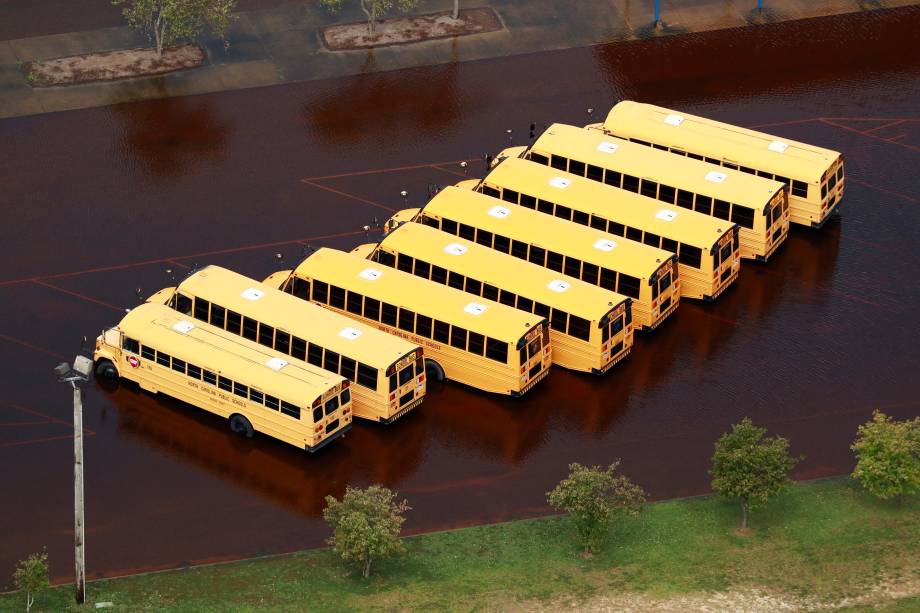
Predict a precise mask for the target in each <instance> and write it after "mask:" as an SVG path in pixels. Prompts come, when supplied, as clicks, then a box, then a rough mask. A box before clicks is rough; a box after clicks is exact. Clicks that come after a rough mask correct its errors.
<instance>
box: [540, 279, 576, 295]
mask: <svg viewBox="0 0 920 613" xmlns="http://www.w3.org/2000/svg"><path fill="white" fill-rule="evenodd" d="M546 287H548V288H550V289H551V290H553V291H554V292H559V293H560V294H561V293H562V292H564V291H566V290H567V289H569V288H570V287H572V285H571V284H570V283H566V282H565V281H561V280H560V279H556V280H554V281H550V282H549V284H548V285H547V286H546Z"/></svg>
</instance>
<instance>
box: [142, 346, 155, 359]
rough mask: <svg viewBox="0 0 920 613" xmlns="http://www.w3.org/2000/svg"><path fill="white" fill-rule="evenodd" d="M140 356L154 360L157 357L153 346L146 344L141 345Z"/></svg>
mask: <svg viewBox="0 0 920 613" xmlns="http://www.w3.org/2000/svg"><path fill="white" fill-rule="evenodd" d="M141 357H142V358H144V359H145V360H155V359H156V357H157V352H156V350H154V348H153V347H148V346H147V345H142V346H141Z"/></svg>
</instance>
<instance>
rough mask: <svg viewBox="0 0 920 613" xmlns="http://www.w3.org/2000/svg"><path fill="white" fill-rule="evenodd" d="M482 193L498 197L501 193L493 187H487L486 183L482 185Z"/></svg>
mask: <svg viewBox="0 0 920 613" xmlns="http://www.w3.org/2000/svg"><path fill="white" fill-rule="evenodd" d="M482 193H483V194H485V195H486V196H492V197H493V198H498V197H500V196H501V194H499V193H498V190H497V189H495V188H494V187H489V186H488V185H483V186H482Z"/></svg>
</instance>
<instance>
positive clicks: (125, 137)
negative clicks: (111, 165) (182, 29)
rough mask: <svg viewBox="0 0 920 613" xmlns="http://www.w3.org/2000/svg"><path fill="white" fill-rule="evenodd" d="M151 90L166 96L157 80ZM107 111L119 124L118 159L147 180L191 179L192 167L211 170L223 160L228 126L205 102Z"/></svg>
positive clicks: (181, 100) (170, 101)
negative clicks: (209, 166)
mask: <svg viewBox="0 0 920 613" xmlns="http://www.w3.org/2000/svg"><path fill="white" fill-rule="evenodd" d="M154 87H155V88H157V89H158V90H159V91H160V92H161V93H162V95H164V96H165V95H166V88H165V85H164V81H163V79H158V80H155V81H154ZM111 109H112V114H113V115H114V116H115V117H116V118H118V119H119V120H120V131H119V132H118V134H117V138H116V145H115V147H116V151H117V152H118V156H119V158H121V159H124V160H133V161H134V162H135V164H136V165H137V166H140V168H142V169H143V170H144V171H145V172H146V173H147V174H148V175H150V176H151V177H153V178H168V177H176V176H183V175H189V174H193V173H194V172H195V170H196V167H197V166H201V165H204V164H206V163H207V164H217V163H219V162H222V161H223V160H224V158H225V157H226V155H227V140H228V137H229V135H230V132H231V130H232V129H233V121H232V120H231V119H229V118H227V117H226V116H222V115H221V114H219V113H218V111H217V109H216V107H215V105H214V101H213V99H212V98H210V97H205V96H184V97H177V98H164V99H162V100H153V101H149V102H140V103H136V104H116V105H114V106H112V107H111ZM113 125H115V124H113Z"/></svg>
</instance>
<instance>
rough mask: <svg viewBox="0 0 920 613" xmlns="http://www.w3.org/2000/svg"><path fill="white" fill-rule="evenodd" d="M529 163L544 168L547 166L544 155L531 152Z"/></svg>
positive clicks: (547, 162) (547, 161)
mask: <svg viewBox="0 0 920 613" xmlns="http://www.w3.org/2000/svg"><path fill="white" fill-rule="evenodd" d="M530 161H531V162H536V163H537V164H543V165H544V166H547V165H548V164H549V160H548V159H547V157H546V156H545V155H540V154H539V153H534V152H533V151H531V152H530Z"/></svg>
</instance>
